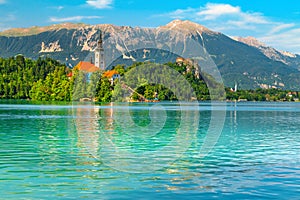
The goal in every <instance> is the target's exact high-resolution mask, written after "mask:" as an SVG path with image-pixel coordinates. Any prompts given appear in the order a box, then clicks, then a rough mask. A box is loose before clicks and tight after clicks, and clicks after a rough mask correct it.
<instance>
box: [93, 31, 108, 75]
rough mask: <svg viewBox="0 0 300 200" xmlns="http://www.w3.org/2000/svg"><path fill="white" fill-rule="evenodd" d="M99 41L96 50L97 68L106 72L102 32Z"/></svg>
mask: <svg viewBox="0 0 300 200" xmlns="http://www.w3.org/2000/svg"><path fill="white" fill-rule="evenodd" d="M99 36H100V37H99V40H98V43H97V47H96V49H95V66H96V67H98V68H99V69H101V70H105V68H106V67H105V60H104V49H103V41H102V32H101V30H100V35H99Z"/></svg>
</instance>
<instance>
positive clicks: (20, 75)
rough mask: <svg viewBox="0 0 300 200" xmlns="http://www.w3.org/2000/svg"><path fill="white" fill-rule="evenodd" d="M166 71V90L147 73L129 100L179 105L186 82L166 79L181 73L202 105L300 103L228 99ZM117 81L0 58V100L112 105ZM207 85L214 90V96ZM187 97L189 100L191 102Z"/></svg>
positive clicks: (250, 96) (291, 97) (261, 92)
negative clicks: (215, 99) (217, 99)
mask: <svg viewBox="0 0 300 200" xmlns="http://www.w3.org/2000/svg"><path fill="white" fill-rule="evenodd" d="M144 64H145V63H141V62H137V63H134V64H133V65H132V66H130V67H127V68H125V67H124V66H122V65H117V66H116V67H114V70H115V71H117V72H118V73H119V74H120V75H121V80H122V79H123V78H125V77H126V75H128V74H130V72H135V71H134V69H136V68H138V66H140V65H144ZM165 66H167V67H166V68H161V71H160V72H159V73H158V76H157V74H156V76H157V77H156V78H157V79H160V80H161V79H163V80H164V82H163V83H164V84H153V83H151V82H149V81H147V80H146V79H145V77H143V75H145V74H147V73H150V72H147V70H146V71H142V72H141V73H137V74H135V75H136V78H137V80H139V82H137V83H135V84H133V85H135V86H136V85H138V87H135V88H132V89H133V90H134V92H132V91H131V92H130V94H129V95H130V100H145V99H147V100H154V99H156V100H160V101H164V100H177V96H176V94H175V93H174V91H172V90H171V89H170V88H172V83H175V82H176V81H177V82H178V81H181V84H179V85H180V87H181V88H179V90H180V91H182V92H186V93H187V94H185V95H186V96H187V95H188V93H189V92H190V91H189V88H188V87H186V84H185V83H186V82H182V80H180V79H177V80H174V78H172V77H171V76H168V73H169V71H168V69H173V70H175V71H176V72H179V73H178V74H180V76H181V77H183V78H184V79H185V80H186V81H187V82H188V85H190V86H191V87H192V89H193V92H194V94H195V98H196V99H198V100H204V101H205V100H210V99H211V97H213V94H212V93H214V94H218V95H219V96H220V97H222V96H223V97H224V99H225V98H226V99H228V100H247V101H297V100H299V97H300V93H299V92H293V91H284V90H278V89H256V90H238V91H236V92H233V91H231V89H230V88H226V89H225V91H226V97H225V93H222V91H224V89H223V88H222V85H220V84H218V83H217V82H215V81H214V79H213V78H212V77H210V76H209V75H205V74H204V73H201V75H200V76H199V73H198V75H197V72H196V71H195V69H193V68H191V66H186V65H178V64H176V63H166V65H165ZM146 69H147V68H146ZM149 69H150V68H149ZM70 73H72V76H69V77H68V76H67V74H70ZM125 74H126V75H125ZM150 74H151V73H150ZM124 75H125V76H124ZM203 76H205V77H203ZM123 80H125V79H123ZM118 81H119V80H115V81H114V82H112V81H111V80H110V78H109V77H104V76H103V74H102V73H101V72H96V73H92V74H87V73H84V72H81V71H76V70H71V69H69V68H67V67H66V66H65V65H64V64H61V63H59V62H58V61H56V60H53V59H51V58H38V59H37V60H31V59H28V58H24V56H22V55H17V56H15V57H11V58H6V59H4V58H0V98H1V99H32V100H39V101H71V100H73V101H78V100H80V99H82V98H89V99H93V100H95V101H99V102H109V101H115V100H116V99H114V97H116V96H120V95H121V93H120V92H122V91H123V90H124V88H122V83H121V84H118V83H120V82H118ZM132 81H133V80H132ZM132 81H131V80H127V84H129V86H130V82H132ZM169 83H170V84H169ZM206 83H208V84H209V85H210V90H209V89H208V87H207V84H206ZM167 86H169V88H167ZM175 89H176V88H175ZM210 93H211V94H210ZM218 95H217V96H218ZM127 96H128V94H127ZM141 96H142V97H143V98H145V99H143V98H142V97H141ZM188 97H189V98H191V97H190V96H188ZM193 98H194V96H193ZM221 99H222V98H221ZM224 99H223V100H224ZM127 100H128V99H127Z"/></svg>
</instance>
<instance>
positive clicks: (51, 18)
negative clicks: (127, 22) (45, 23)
mask: <svg viewBox="0 0 300 200" xmlns="http://www.w3.org/2000/svg"><path fill="white" fill-rule="evenodd" d="M100 18H102V17H101V16H72V17H63V18H59V17H50V22H70V21H81V20H83V19H100Z"/></svg>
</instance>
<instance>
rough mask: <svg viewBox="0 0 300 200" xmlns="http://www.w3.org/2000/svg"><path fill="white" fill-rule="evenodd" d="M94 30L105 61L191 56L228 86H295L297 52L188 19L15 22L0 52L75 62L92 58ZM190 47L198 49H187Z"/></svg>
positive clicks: (298, 81) (299, 75)
mask: <svg viewBox="0 0 300 200" xmlns="http://www.w3.org/2000/svg"><path fill="white" fill-rule="evenodd" d="M100 30H101V32H102V35H103V41H104V44H103V45H104V48H105V58H106V62H107V66H108V67H112V66H114V65H116V64H119V63H124V64H126V65H130V64H132V63H133V62H135V61H155V62H161V63H164V62H170V61H171V62H175V60H176V58H177V57H179V56H182V57H186V58H187V57H189V58H193V56H194V57H197V59H200V60H201V59H202V60H205V61H208V60H209V59H210V60H212V61H213V63H214V64H215V65H216V66H217V68H218V70H219V72H220V73H221V75H222V78H223V81H224V84H225V85H226V86H229V87H233V86H234V85H235V83H237V84H238V87H239V88H243V89H254V88H282V89H291V90H299V86H300V71H299V70H300V55H297V54H292V53H289V52H284V51H279V50H276V49H274V48H272V47H269V46H267V45H265V44H263V43H261V42H259V41H258V40H256V39H255V38H253V37H247V38H241V37H229V36H226V35H225V34H222V33H220V32H215V31H212V30H209V29H208V28H206V27H204V26H202V25H200V24H197V23H194V22H191V21H181V20H174V21H172V22H170V23H168V24H167V25H165V26H160V27H157V28H140V27H129V26H115V25H110V24H99V25H87V24H72V23H64V24H58V25H51V26H47V27H31V28H15V29H10V30H6V31H3V32H0V56H1V57H11V56H15V55H17V54H23V55H24V56H25V57H29V58H33V59H36V58H38V57H43V56H49V57H52V58H54V59H57V60H59V61H61V62H64V63H68V64H71V65H75V64H77V63H78V62H79V61H81V60H92V59H93V53H92V51H93V49H94V48H95V47H96V45H97V40H98V39H99V33H100ZM198 46H200V47H203V48H198ZM195 51H199V53H197V54H193V52H195ZM206 54H207V55H208V56H209V58H208V57H205V55H206ZM201 67H202V66H201V63H200V68H201Z"/></svg>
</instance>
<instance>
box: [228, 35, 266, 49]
mask: <svg viewBox="0 0 300 200" xmlns="http://www.w3.org/2000/svg"><path fill="white" fill-rule="evenodd" d="M233 39H234V40H236V41H239V42H242V43H245V44H248V45H249V46H254V47H262V46H263V47H265V46H266V44H264V43H263V42H260V41H259V40H258V39H256V38H255V37H251V36H248V37H244V38H243V37H233Z"/></svg>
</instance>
